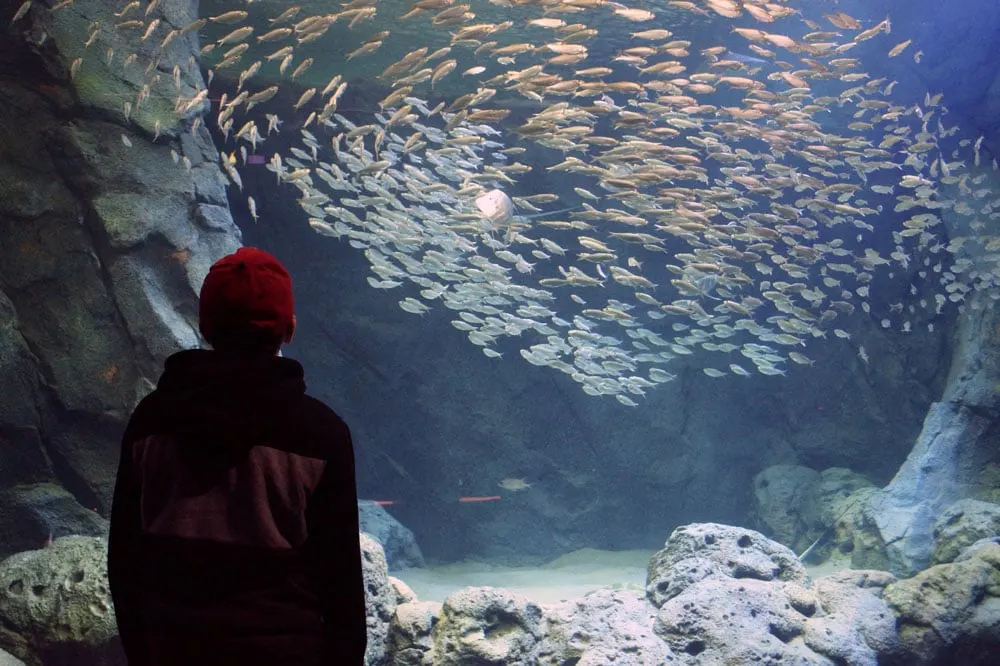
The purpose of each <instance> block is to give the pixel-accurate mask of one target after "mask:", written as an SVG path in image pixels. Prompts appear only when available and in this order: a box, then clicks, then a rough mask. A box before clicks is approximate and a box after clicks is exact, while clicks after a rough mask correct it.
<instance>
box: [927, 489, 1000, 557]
mask: <svg viewBox="0 0 1000 666" xmlns="http://www.w3.org/2000/svg"><path fill="white" fill-rule="evenodd" d="M995 536H1000V504H993V503H992V502H981V501H979V500H974V499H963V500H959V501H957V502H955V503H954V504H952V505H951V506H949V507H948V508H947V509H945V510H944V511H943V512H942V513H941V515H940V516H939V517H938V519H937V522H935V523H934V549H933V550H932V551H931V558H932V560H933V562H934V563H935V564H944V563H946V562H953V561H955V558H957V557H958V556H959V555H960V554H961V553H962V551H963V550H965V549H966V548H967V547H968V546H970V545H972V544H973V543H975V542H977V541H979V540H980V539H988V538H991V537H995Z"/></svg>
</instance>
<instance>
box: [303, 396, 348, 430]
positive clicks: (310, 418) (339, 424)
mask: <svg viewBox="0 0 1000 666" xmlns="http://www.w3.org/2000/svg"><path fill="white" fill-rule="evenodd" d="M301 406H302V411H301V413H300V416H301V418H302V419H304V420H305V421H306V423H307V424H308V426H309V428H310V429H311V430H317V431H319V432H321V433H323V434H324V435H326V436H327V437H338V436H339V437H345V438H350V436H351V430H350V428H348V427H347V423H346V422H345V421H344V419H342V418H341V417H340V414H338V413H337V412H335V411H333V409H331V408H330V406H329V405H327V404H326V403H325V402H323V401H322V400H320V399H319V398H314V397H313V396H311V395H305V396H303V397H302V404H301Z"/></svg>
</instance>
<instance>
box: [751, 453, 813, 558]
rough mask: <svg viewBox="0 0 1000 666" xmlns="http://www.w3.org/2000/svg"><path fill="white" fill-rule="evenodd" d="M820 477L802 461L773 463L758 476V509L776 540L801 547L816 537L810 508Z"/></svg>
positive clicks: (755, 502)
mask: <svg viewBox="0 0 1000 666" xmlns="http://www.w3.org/2000/svg"><path fill="white" fill-rule="evenodd" d="M819 480H820V474H819V472H817V471H816V470H814V469H810V468H809V467H803V466H801V465H772V466H771V467H768V468H767V469H765V470H764V471H762V472H761V473H759V474H758V475H757V476H755V477H754V479H753V493H754V509H755V510H756V512H757V517H758V518H759V519H760V520H761V521H763V522H764V524H765V525H767V527H768V528H769V529H770V533H771V535H772V536H773V537H774V539H775V540H776V541H778V542H780V543H783V544H785V545H787V546H788V547H789V548H794V549H796V550H799V551H801V550H803V549H805V548H806V547H807V546H808V545H809V543H810V542H811V541H812V539H815V538H816V535H815V534H814V533H815V531H816V527H817V526H816V525H815V524H813V523H812V522H811V521H810V520H809V518H808V516H807V515H806V512H807V508H808V507H809V504H810V501H811V500H812V497H813V492H814V488H815V486H816V484H817V483H819ZM821 531H822V530H821ZM810 534H812V536H809V535H810Z"/></svg>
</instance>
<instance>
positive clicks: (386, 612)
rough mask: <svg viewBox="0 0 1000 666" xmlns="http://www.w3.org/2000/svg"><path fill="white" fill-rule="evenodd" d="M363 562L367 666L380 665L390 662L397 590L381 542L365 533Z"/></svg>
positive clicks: (362, 545) (363, 535)
mask: <svg viewBox="0 0 1000 666" xmlns="http://www.w3.org/2000/svg"><path fill="white" fill-rule="evenodd" d="M361 563H362V566H363V569H364V577H365V602H366V608H367V611H368V649H367V650H366V651H365V666H380V665H381V664H384V663H386V660H387V659H388V647H389V623H390V622H391V621H392V615H393V613H394V612H395V611H396V590H395V589H394V588H393V586H392V584H391V583H390V582H389V567H388V566H386V563H385V554H384V553H383V552H382V546H381V545H379V542H378V541H376V540H375V539H373V538H371V537H370V536H368V535H367V534H365V533H364V532H362V533H361Z"/></svg>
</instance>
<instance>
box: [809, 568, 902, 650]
mask: <svg viewBox="0 0 1000 666" xmlns="http://www.w3.org/2000/svg"><path fill="white" fill-rule="evenodd" d="M895 580H896V578H895V576H893V575H892V574H890V573H888V572H886V571H863V570H849V571H838V572H836V573H833V574H830V575H828V576H824V577H823V578H820V579H818V580H816V581H815V582H814V584H813V589H814V590H815V592H816V596H817V598H818V599H819V602H820V607H821V608H822V613H820V614H817V615H816V616H815V617H812V618H810V619H809V620H807V621H806V625H805V632H804V633H803V639H804V641H805V644H806V645H807V646H808V647H809V648H810V649H812V650H813V651H814V652H818V653H820V654H822V655H825V656H827V657H830V658H832V659H833V661H834V663H838V664H871V665H872V666H875V665H876V664H879V663H881V661H880V660H882V659H884V658H886V657H889V656H893V655H896V654H897V653H898V652H899V636H898V635H897V633H896V617H895V615H893V613H892V610H891V609H890V608H889V605H888V604H887V603H886V602H885V601H884V600H883V599H882V591H883V590H884V589H885V587H886V586H887V585H889V584H891V583H893V582H895Z"/></svg>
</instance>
